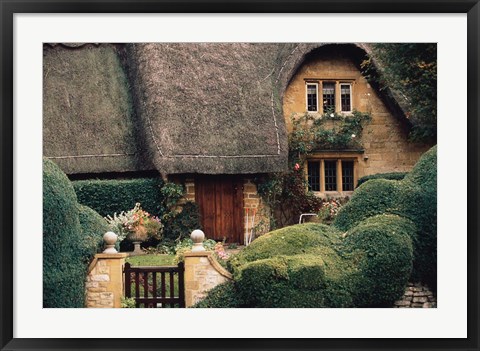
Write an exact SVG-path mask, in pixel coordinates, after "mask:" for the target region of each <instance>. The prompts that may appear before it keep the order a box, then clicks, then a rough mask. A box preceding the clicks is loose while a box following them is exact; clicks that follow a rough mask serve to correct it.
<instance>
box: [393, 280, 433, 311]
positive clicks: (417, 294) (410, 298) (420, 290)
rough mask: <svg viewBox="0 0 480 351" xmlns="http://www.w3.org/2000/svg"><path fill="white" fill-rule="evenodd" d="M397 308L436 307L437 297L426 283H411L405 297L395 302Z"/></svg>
mask: <svg viewBox="0 0 480 351" xmlns="http://www.w3.org/2000/svg"><path fill="white" fill-rule="evenodd" d="M394 307H396V308H434V307H437V298H436V297H435V295H434V294H433V292H432V291H431V290H430V289H429V288H428V286H426V285H422V284H420V283H415V284H414V283H409V284H408V286H407V288H406V289H405V294H404V295H403V297H402V298H401V299H400V300H398V301H396V302H395V304H394Z"/></svg>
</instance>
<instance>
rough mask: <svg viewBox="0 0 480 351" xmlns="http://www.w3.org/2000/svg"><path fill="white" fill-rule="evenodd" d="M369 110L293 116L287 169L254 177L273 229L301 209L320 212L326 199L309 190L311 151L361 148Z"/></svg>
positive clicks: (295, 216) (292, 220)
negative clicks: (306, 170) (307, 162)
mask: <svg viewBox="0 0 480 351" xmlns="http://www.w3.org/2000/svg"><path fill="white" fill-rule="evenodd" d="M370 120H371V115H370V114H369V113H364V112H359V111H353V112H352V114H351V115H343V114H338V113H335V112H327V113H324V114H323V115H313V114H308V113H306V114H304V115H302V116H296V117H295V118H292V132H291V133H290V134H289V137H288V145H289V159H288V171H287V172H284V173H276V174H270V175H267V176H264V177H261V178H257V179H256V180H255V182H256V184H257V189H258V193H259V194H260V196H262V199H263V200H264V201H265V203H266V204H267V205H268V207H269V208H270V211H271V213H270V229H276V228H281V227H284V226H286V225H291V224H295V223H297V221H298V217H299V215H300V214H301V213H318V212H319V211H320V210H321V208H322V205H323V203H324V201H328V200H323V199H321V198H319V197H317V196H316V195H315V194H314V193H313V192H311V191H307V183H306V179H305V176H304V174H305V173H304V163H305V162H304V161H305V159H306V158H307V156H308V155H309V154H312V153H314V152H316V151H326V150H349V149H350V150H351V149H361V148H362V143H361V136H362V131H363V128H364V125H365V124H366V123H368V122H369V121H370Z"/></svg>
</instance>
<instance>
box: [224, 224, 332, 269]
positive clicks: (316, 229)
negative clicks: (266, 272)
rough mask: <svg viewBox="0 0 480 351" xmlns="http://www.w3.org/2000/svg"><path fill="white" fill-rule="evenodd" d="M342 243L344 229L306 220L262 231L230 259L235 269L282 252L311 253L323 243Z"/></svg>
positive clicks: (285, 253)
mask: <svg viewBox="0 0 480 351" xmlns="http://www.w3.org/2000/svg"><path fill="white" fill-rule="evenodd" d="M339 244H340V233H339V232H338V231H336V230H335V229H333V228H331V227H329V226H327V225H324V224H319V223H305V224H299V225H294V226H289V227H285V228H282V229H278V230H275V231H272V232H270V233H267V234H265V235H262V236H261V237H259V238H258V239H256V240H254V241H253V242H252V243H251V244H250V245H249V246H248V247H246V248H245V249H244V250H242V251H240V252H239V253H238V254H237V255H235V256H233V257H232V258H231V259H230V260H229V261H228V267H229V269H230V270H232V271H233V272H234V273H235V272H236V269H237V268H238V267H240V266H242V265H244V264H245V263H248V262H253V261H257V260H261V259H265V258H271V257H276V256H279V255H289V256H292V255H296V254H304V253H310V252H313V251H315V250H317V248H318V247H319V246H327V247H335V246H336V245H339Z"/></svg>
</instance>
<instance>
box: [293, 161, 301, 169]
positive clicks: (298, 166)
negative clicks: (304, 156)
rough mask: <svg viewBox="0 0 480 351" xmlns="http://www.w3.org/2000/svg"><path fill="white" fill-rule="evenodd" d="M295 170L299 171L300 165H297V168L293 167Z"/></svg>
mask: <svg viewBox="0 0 480 351" xmlns="http://www.w3.org/2000/svg"><path fill="white" fill-rule="evenodd" d="M293 169H294V170H296V171H298V170H299V169H300V165H299V164H298V163H295V166H294V167H293Z"/></svg>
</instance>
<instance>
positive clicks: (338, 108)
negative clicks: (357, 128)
mask: <svg viewBox="0 0 480 351" xmlns="http://www.w3.org/2000/svg"><path fill="white" fill-rule="evenodd" d="M304 81H305V109H306V111H307V113H313V114H315V113H318V114H325V113H327V111H325V109H324V103H323V101H324V99H323V87H324V84H325V83H333V85H334V105H335V113H338V114H344V115H348V114H351V113H352V112H353V110H354V100H355V99H354V93H353V92H354V85H355V79H354V78H341V79H339V78H305V79H304ZM309 85H315V88H316V93H317V101H316V103H317V110H316V111H309V110H308V86H309ZM342 85H348V86H349V87H350V110H349V111H343V109H342ZM320 93H321V94H322V98H321V99H320V96H319V95H320ZM320 102H321V104H320Z"/></svg>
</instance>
